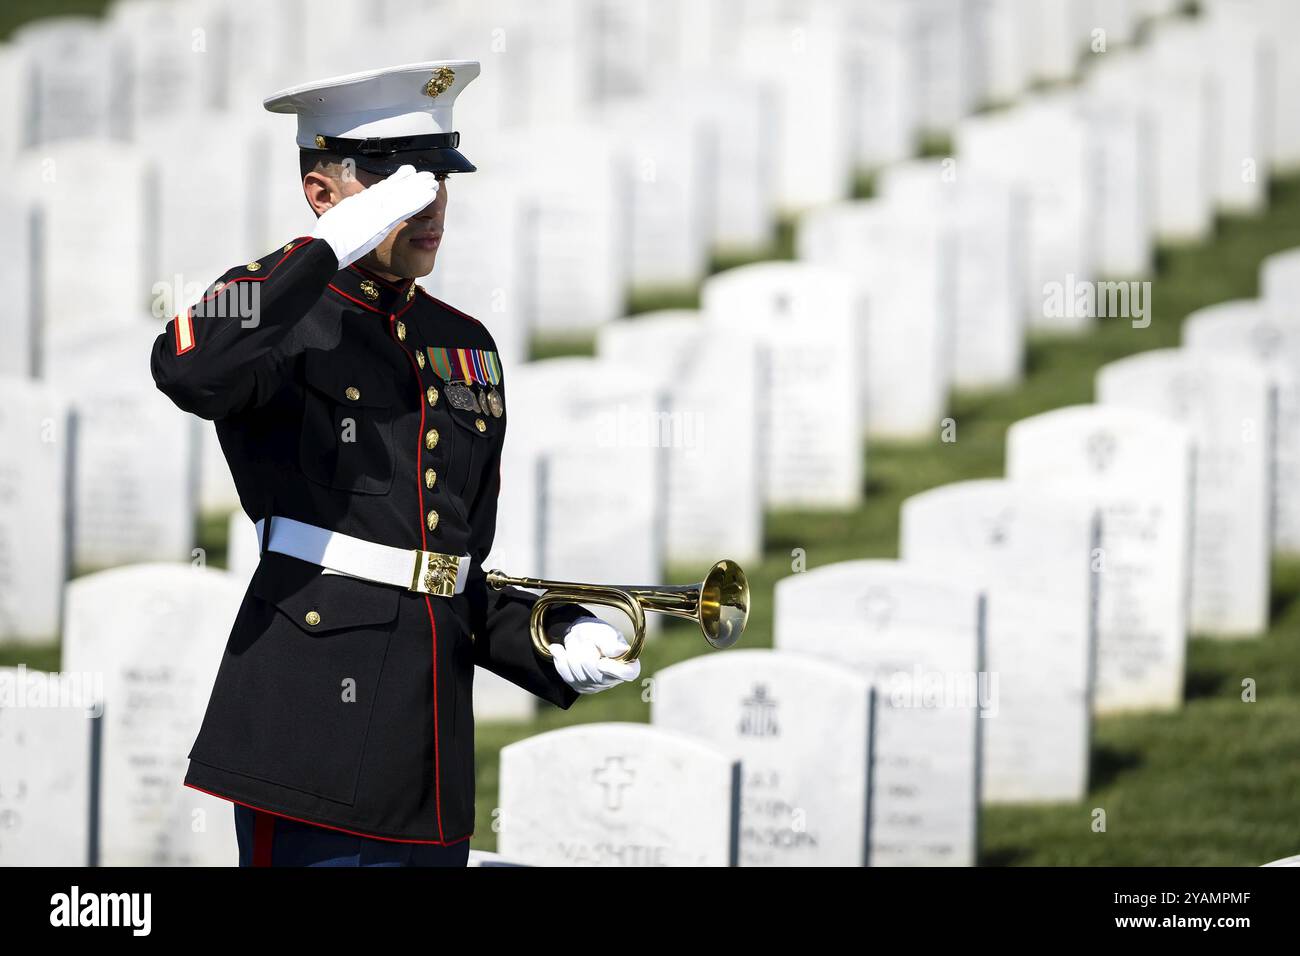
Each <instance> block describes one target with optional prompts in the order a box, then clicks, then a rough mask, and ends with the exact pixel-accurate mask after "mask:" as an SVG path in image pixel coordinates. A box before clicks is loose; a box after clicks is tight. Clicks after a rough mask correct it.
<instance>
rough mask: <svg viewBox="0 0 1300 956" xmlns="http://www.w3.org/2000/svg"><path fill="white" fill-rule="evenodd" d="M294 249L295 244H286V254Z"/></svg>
mask: <svg viewBox="0 0 1300 956" xmlns="http://www.w3.org/2000/svg"><path fill="white" fill-rule="evenodd" d="M292 249H293V243H292V242H286V243H285V244H284V251H285V252H289V251H291V250H292Z"/></svg>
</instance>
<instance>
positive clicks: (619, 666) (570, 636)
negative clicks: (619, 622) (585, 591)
mask: <svg viewBox="0 0 1300 956" xmlns="http://www.w3.org/2000/svg"><path fill="white" fill-rule="evenodd" d="M628 646H629V645H628V643H627V640H626V639H624V637H623V635H622V634H620V633H619V632H618V628H615V627H612V626H610V625H609V624H606V623H605V622H604V621H602V620H601V619H600V618H598V617H580V618H578V619H577V620H576V621H574V622H573V623H572V624H570V625H569V629H568V630H567V631H566V632H565V634H564V643H563V644H552V645H551V657H552V659H553V660H554V662H555V670H556V671H557V672H558V673H559V675H560V677H562V678H563V679H564V682H565V683H566V684H568V685H569V686H570V687H572V688H573V689H574V690H576V691H577V692H578V693H579V694H596V693H599V692H600V691H602V690H609V688H611V687H616V686H618V685H619V684H621V683H624V682H625V681H632V680H636V679H637V677H639V676H640V674H641V662H640V661H639V660H636V661H631V662H630V663H629V662H625V661H618V660H613V659H612V658H616V657H618V656H619V655H620V654H624V653H626V652H627V649H628Z"/></svg>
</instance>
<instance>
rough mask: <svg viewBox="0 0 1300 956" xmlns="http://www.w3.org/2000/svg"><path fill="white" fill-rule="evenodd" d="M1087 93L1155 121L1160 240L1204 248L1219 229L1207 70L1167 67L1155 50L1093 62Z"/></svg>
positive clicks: (1157, 230)
mask: <svg viewBox="0 0 1300 956" xmlns="http://www.w3.org/2000/svg"><path fill="white" fill-rule="evenodd" d="M1087 91H1088V92H1089V93H1090V94H1092V95H1095V96H1097V97H1099V98H1100V100H1101V101H1102V102H1103V103H1110V104H1116V108H1117V109H1120V110H1123V111H1128V110H1137V111H1138V112H1140V113H1141V114H1143V115H1144V116H1145V117H1146V119H1147V122H1149V123H1150V143H1151V156H1150V157H1148V162H1153V166H1154V175H1153V184H1152V195H1151V200H1150V202H1151V207H1152V208H1151V213H1152V216H1153V217H1154V228H1155V233H1156V236H1157V238H1159V239H1161V240H1163V241H1166V242H1175V243H1181V242H1200V241H1203V240H1204V239H1205V238H1206V237H1207V236H1209V234H1210V232H1211V231H1212V230H1213V228H1214V194H1213V190H1212V186H1213V159H1214V157H1213V136H1214V132H1213V118H1214V114H1213V104H1214V99H1213V91H1212V85H1211V82H1210V78H1209V77H1208V76H1207V75H1205V73H1204V72H1202V71H1199V70H1195V69H1186V68H1183V67H1181V66H1180V65H1178V64H1170V63H1166V62H1162V61H1161V60H1160V59H1159V58H1158V57H1157V56H1156V55H1155V54H1154V53H1152V52H1151V51H1150V50H1149V49H1146V48H1140V49H1136V50H1114V51H1110V52H1107V53H1106V54H1105V56H1098V57H1094V58H1093V59H1092V63H1091V69H1090V71H1089V73H1088V78H1087Z"/></svg>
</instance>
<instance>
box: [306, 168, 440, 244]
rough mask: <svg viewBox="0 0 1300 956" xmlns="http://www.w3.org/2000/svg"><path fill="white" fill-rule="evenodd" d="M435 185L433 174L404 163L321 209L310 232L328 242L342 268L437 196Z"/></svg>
mask: <svg viewBox="0 0 1300 956" xmlns="http://www.w3.org/2000/svg"><path fill="white" fill-rule="evenodd" d="M438 186H439V183H438V180H437V179H436V178H435V177H434V175H433V173H430V172H422V173H417V172H416V171H415V167H414V166H410V165H406V166H403V167H401V168H400V169H398V170H397V172H395V173H393V174H392V175H391V176H389V177H388V178H387V179H382V180H380V181H379V182H377V183H375V184H374V185H373V186H371V187H369V188H368V189H363V190H362V191H361V192H359V193H353V194H352V195H350V196H345V197H344V198H343V199H341V200H340V201H339V202H338V203H336V204H335V205H333V206H331V207H330V208H329V209H327V210H326V211H325V212H323V213H322V214H321V217H320V219H318V220H317V221H316V228H315V229H314V230H313V231H312V235H313V236H315V237H316V238H317V239H322V240H324V241H325V242H327V243H329V246H330V248H331V249H333V250H334V255H335V256H337V257H338V260H339V268H340V269H345V268H347V267H348V266H350V265H351V264H352V263H354V262H356V261H357V260H358V259H360V258H361V257H362V256H364V255H365V254H366V253H368V252H369V251H370V250H371V249H374V248H375V247H376V246H377V245H379V244H380V243H381V242H383V241H384V237H385V236H387V235H388V234H389V233H390V232H392V231H393V228H394V227H395V226H397V224H398V223H401V222H404V221H406V220H407V219H410V218H411V217H412V216H414V215H415V214H416V213H417V212H419V211H420V210H421V209H424V208H425V207H426V206H428V205H429V204H430V203H431V202H433V201H434V200H435V199H437V198H438Z"/></svg>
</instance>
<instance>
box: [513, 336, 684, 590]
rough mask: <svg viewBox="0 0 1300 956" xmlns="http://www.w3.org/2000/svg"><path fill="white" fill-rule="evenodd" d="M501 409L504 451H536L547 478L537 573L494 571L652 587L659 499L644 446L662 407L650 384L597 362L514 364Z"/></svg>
mask: <svg viewBox="0 0 1300 956" xmlns="http://www.w3.org/2000/svg"><path fill="white" fill-rule="evenodd" d="M506 402H507V410H508V412H509V414H510V416H511V418H510V426H509V429H508V433H507V440H506V444H507V446H509V445H510V444H511V442H513V443H514V444H515V446H516V449H517V450H518V451H524V448H522V447H520V446H525V445H526V446H531V447H532V448H534V449H536V450H538V451H539V452H540V453H542V454H544V456H545V461H546V466H545V468H546V470H545V485H544V488H543V497H542V511H541V516H540V523H541V550H540V555H539V556H540V559H541V567H540V568H536V569H532V570H530V569H527V568H519V569H514V568H507V567H503V568H502V570H504V571H506V572H507V573H508V574H513V575H528V576H533V577H537V576H541V577H548V578H557V579H561V580H565V581H589V582H591V583H600V582H604V583H610V584H617V583H642V582H649V581H657V580H659V579H660V578H661V576H662V573H663V540H662V521H661V520H660V515H661V513H662V505H663V501H662V492H661V489H662V484H661V478H660V466H661V462H660V460H659V455H658V454H657V448H656V447H655V446H654V445H653V444H652V440H653V438H654V436H655V435H656V434H657V431H658V427H659V425H660V423H661V418H662V413H663V399H662V396H661V395H660V393H659V391H658V389H657V388H656V387H655V385H654V383H653V381H651V380H650V379H648V378H646V377H644V376H641V375H635V374H629V372H628V371H627V370H626V369H624V368H623V367H622V366H618V365H614V364H612V363H607V362H602V361H600V360H598V359H587V358H562V359H550V360H547V361H544V362H530V363H526V364H524V365H519V366H516V367H515V369H514V370H513V371H512V372H511V373H510V377H509V378H508V380H507V382H506ZM503 480H504V477H503ZM538 572H540V573H538Z"/></svg>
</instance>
